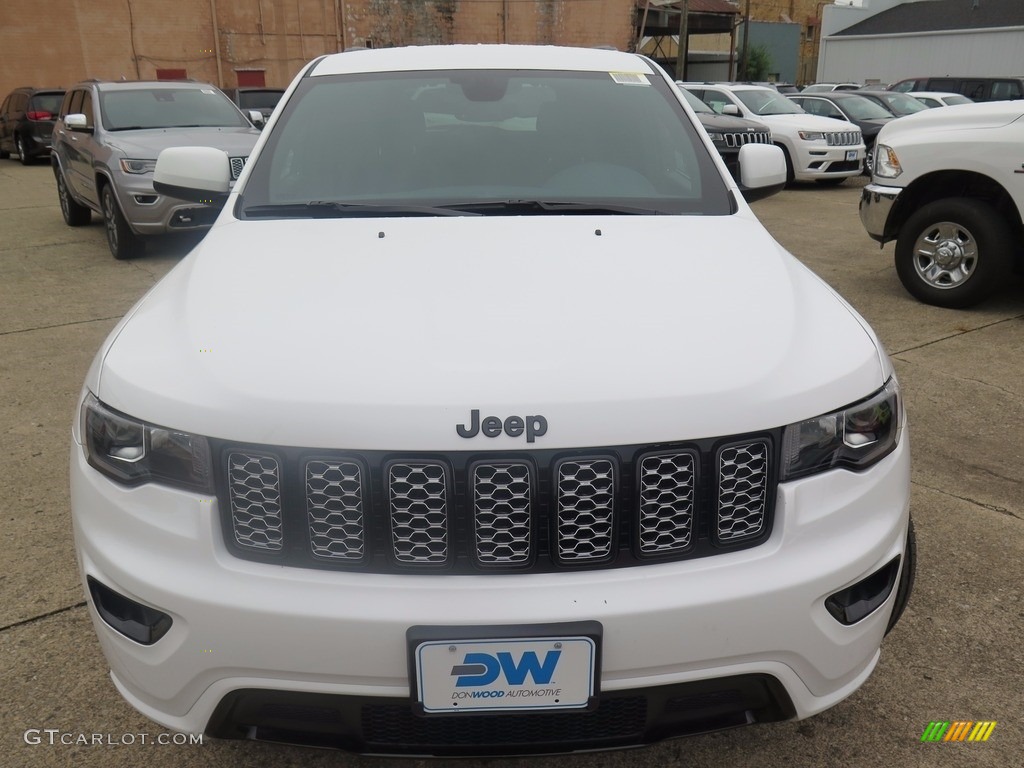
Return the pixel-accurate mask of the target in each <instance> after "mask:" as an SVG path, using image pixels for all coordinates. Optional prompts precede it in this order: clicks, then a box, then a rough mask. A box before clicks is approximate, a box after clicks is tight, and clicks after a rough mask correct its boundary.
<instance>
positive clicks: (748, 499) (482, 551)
mask: <svg viewBox="0 0 1024 768" xmlns="http://www.w3.org/2000/svg"><path fill="white" fill-rule="evenodd" d="M777 444H778V439H777V436H776V435H774V434H764V435H755V436H752V437H744V438H738V439H727V440H708V441H697V442H694V443H686V444H678V445H677V444H661V445H649V446H618V447H609V448H600V449H587V450H579V451H546V450H539V451H532V450H531V451H524V452H510V453H504V454H489V453H486V452H484V453H471V452H449V453H444V454H395V455H392V454H384V453H380V452H358V453H340V452H339V453H337V454H332V453H329V452H328V453H324V452H319V451H304V450H301V449H295V448H278V447H271V446H259V447H256V446H237V445H229V444H224V445H221V446H219V447H218V450H219V453H220V455H221V460H220V461H221V466H222V471H221V473H220V475H221V477H220V481H219V487H218V497H219V500H220V502H221V503H220V507H221V515H222V523H223V528H224V534H225V535H224V538H225V541H226V542H227V544H228V546H229V549H230V550H231V552H232V553H233V554H235V555H236V556H239V557H243V558H246V559H253V560H263V561H267V562H275V563H279V564H286V565H293V566H297V567H308V568H335V569H356V570H365V571H372V572H378V573H394V572H402V571H409V570H432V571H438V572H447V573H451V572H455V573H468V572H479V571H510V572H511V571H522V570H535V571H551V570H565V569H577V568H589V567H623V566H629V565H642V564H644V563H651V562H662V561H664V560H667V559H669V560H674V559H683V558H690V557H702V556H707V555H713V554H718V553H721V552H726V551H731V550H734V549H741V548H745V547H750V546H754V545H756V544H758V543H760V542H762V541H764V539H765V538H766V537H767V536H768V534H769V533H770V531H771V525H772V517H773V514H772V513H773V506H774V503H773V502H774V489H775V479H774V474H775V473H774V470H773V468H774V466H775V456H774V451H775V448H774V446H775V445H777Z"/></svg>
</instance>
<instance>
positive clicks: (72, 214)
mask: <svg viewBox="0 0 1024 768" xmlns="http://www.w3.org/2000/svg"><path fill="white" fill-rule="evenodd" d="M53 174H54V176H56V177H57V199H58V200H60V213H61V215H62V216H63V217H64V223H65V224H67V225H68V226H69V227H81V226H84V225H86V224H88V223H89V220H90V219H91V218H92V212H91V211H90V210H89V209H88V208H86V207H85V206H84V205H79V204H78V203H76V202H75V198H73V197H72V196H71V190H69V189H68V185H67V182H65V181H64V174H63V173H61V172H60V171H58V170H54V172H53Z"/></svg>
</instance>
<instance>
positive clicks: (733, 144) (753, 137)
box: [679, 87, 772, 181]
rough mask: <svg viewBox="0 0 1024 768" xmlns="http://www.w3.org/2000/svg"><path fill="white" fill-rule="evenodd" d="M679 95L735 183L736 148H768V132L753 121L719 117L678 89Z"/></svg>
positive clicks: (770, 135)
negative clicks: (690, 110) (761, 145)
mask: <svg viewBox="0 0 1024 768" xmlns="http://www.w3.org/2000/svg"><path fill="white" fill-rule="evenodd" d="M679 92H680V93H681V94H683V98H684V99H686V103H687V104H689V105H690V107H691V108H692V109H693V111H694V112H696V113H697V119H698V120H700V123H701V125H703V126H704V130H705V131H707V132H708V135H709V136H710V137H711V141H712V142H713V143H714V145H715V149H717V150H718V154H720V155H721V156H722V159H723V160H724V161H725V167H726V168H728V169H729V173H731V174H732V176H733V178H734V179H736V180H737V181H739V177H738V176H737V175H736V174H737V170H738V167H739V165H738V160H739V155H740V147H742V146H743V145H744V144H755V143H756V144H771V143H772V132H771V129H770V128H769V127H768V126H767V125H765V124H764V123H759V122H757V121H756V120H748V119H747V118H745V117H732V116H731V115H720V114H718V113H717V112H715V110H713V109H712V108H711V107H709V106H708V105H707V104H705V103H704V102H703V101H701V100H700V99H699V98H697V97H696V96H694V95H693V94H692V93H690V92H689V91H688V90H686V89H685V88H682V87H679Z"/></svg>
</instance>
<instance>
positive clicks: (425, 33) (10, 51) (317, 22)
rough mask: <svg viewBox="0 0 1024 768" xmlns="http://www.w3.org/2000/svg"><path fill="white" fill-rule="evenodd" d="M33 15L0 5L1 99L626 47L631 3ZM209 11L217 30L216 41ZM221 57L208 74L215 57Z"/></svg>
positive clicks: (422, 2) (347, 1) (157, 5)
mask: <svg viewBox="0 0 1024 768" xmlns="http://www.w3.org/2000/svg"><path fill="white" fill-rule="evenodd" d="M44 7H45V15H44V14H43V13H41V12H33V13H31V14H25V13H23V12H21V5H20V4H19V3H15V2H13V1H12V0H0V51H3V57H2V61H3V65H2V68H0V98H2V97H3V96H4V95H6V94H7V93H8V92H9V91H10V90H11V89H12V88H15V87H17V86H20V85H36V86H47V87H48V86H64V87H67V86H70V85H71V84H73V83H74V82H76V81H78V80H82V79H85V78H91V77H95V78H101V79H120V78H122V77H123V78H125V79H127V80H136V79H149V78H154V77H155V76H156V71H157V69H184V70H186V71H187V73H188V76H189V77H191V78H193V79H196V80H204V81H207V82H212V83H218V84H220V85H221V86H222V87H224V88H231V87H234V86H235V85H237V76H236V74H235V70H237V69H263V70H265V71H266V82H267V85H270V86H276V87H283V86H285V85H287V84H288V83H289V82H290V81H291V79H292V78H293V77H294V76H295V74H296V73H297V72H298V71H299V70H300V69H301V67H302V66H303V65H304V64H305V63H306V62H308V61H309V60H310V59H313V58H315V57H316V56H319V55H321V54H323V53H331V52H334V51H337V50H341V49H342V48H343V46H344V45H345V44H347V45H348V47H352V46H357V45H365V44H366V42H367V40H370V41H372V44H373V45H374V46H375V47H390V46H394V45H423V44H431V43H442V44H443V43H501V42H508V43H540V44H556V45H575V46H595V45H612V46H614V47H616V48H619V49H622V50H628V49H629V46H630V45H631V42H632V34H633V27H632V24H633V15H634V7H635V3H634V0H51V2H49V3H47V4H46V5H45V6H44ZM214 9H216V17H217V28H218V30H219V34H218V35H217V36H216V37H215V36H214V32H213V30H214V22H213V16H214ZM218 47H219V49H220V59H219V67H218V58H217V55H216V52H217V49H218Z"/></svg>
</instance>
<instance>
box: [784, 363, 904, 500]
mask: <svg viewBox="0 0 1024 768" xmlns="http://www.w3.org/2000/svg"><path fill="white" fill-rule="evenodd" d="M899 397H900V394H899V384H898V383H897V382H896V377H895V376H893V377H892V378H891V379H889V381H888V383H887V384H886V385H885V386H884V387H882V389H880V390H879V391H878V392H876V393H875V394H873V395H872V396H871V397H869V398H867V399H866V400H862V401H860V402H859V403H854V404H853V405H851V406H849V407H847V408H843V409H842V410H839V411H834V412H833V413H827V414H825V415H824V416H817V417H815V418H813V419H808V420H807V421H801V422H799V423H797V424H791V425H789V426H788V427H786V429H785V431H784V433H783V436H782V480H784V481H785V480H795V479H796V478H798V477H806V476H807V475H813V474H817V473H818V472H825V471H827V470H829V469H836V468H842V469H850V470H862V469H867V468H868V467H870V466H871V465H872V464H875V463H877V462H879V461H881V460H882V459H883V458H884V457H885V456H888V455H889V454H890V453H891V452H892V451H893V449H894V448H895V447H896V444H897V443H898V442H899V427H900V424H899V419H900V402H899Z"/></svg>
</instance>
